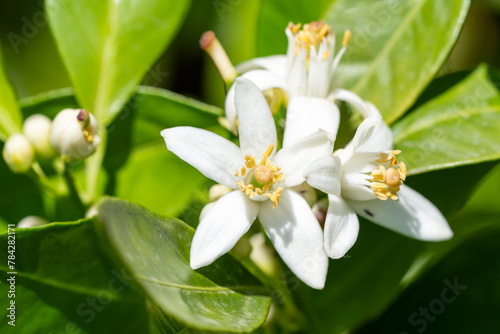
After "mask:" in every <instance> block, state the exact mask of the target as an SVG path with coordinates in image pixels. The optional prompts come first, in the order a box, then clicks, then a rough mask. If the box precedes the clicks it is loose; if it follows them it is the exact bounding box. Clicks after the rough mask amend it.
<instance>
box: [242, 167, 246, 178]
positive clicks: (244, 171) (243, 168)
mask: <svg viewBox="0 0 500 334" xmlns="http://www.w3.org/2000/svg"><path fill="white" fill-rule="evenodd" d="M246 172H247V169H246V168H245V167H241V176H245V174H246Z"/></svg>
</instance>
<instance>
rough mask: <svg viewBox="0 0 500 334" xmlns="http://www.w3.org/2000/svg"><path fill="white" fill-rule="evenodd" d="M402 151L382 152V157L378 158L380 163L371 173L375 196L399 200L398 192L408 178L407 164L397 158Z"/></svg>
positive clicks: (383, 199) (381, 198)
mask: <svg viewBox="0 0 500 334" xmlns="http://www.w3.org/2000/svg"><path fill="white" fill-rule="evenodd" d="M400 153H401V151H399V150H393V151H390V153H380V158H379V159H378V160H377V162H378V163H379V165H378V167H377V168H375V169H373V171H372V172H371V174H370V175H371V177H372V179H371V180H370V182H371V184H370V185H371V188H372V190H373V192H374V193H375V196H377V198H378V199H380V200H382V201H385V200H387V199H388V198H390V199H392V200H394V201H397V200H399V197H398V195H397V192H398V191H399V189H400V186H401V185H402V184H403V181H405V180H406V165H405V163H404V162H400V161H398V159H397V158H396V156H397V155H398V154H400Z"/></svg>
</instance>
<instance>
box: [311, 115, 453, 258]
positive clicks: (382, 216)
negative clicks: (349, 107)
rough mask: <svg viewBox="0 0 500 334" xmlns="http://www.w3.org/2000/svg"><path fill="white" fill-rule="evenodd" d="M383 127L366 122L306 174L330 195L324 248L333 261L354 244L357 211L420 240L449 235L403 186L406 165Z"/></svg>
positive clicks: (377, 121) (437, 215) (428, 206)
mask: <svg viewBox="0 0 500 334" xmlns="http://www.w3.org/2000/svg"><path fill="white" fill-rule="evenodd" d="M386 129H388V128H387V125H385V123H384V122H383V121H382V118H381V117H369V118H367V119H365V120H364V121H363V122H362V123H361V125H360V126H359V128H358V129H357V131H356V134H355V135H354V138H353V140H352V141H351V142H350V143H349V144H348V145H347V146H346V147H345V149H343V150H337V151H336V152H335V153H334V155H333V156H331V157H327V158H322V159H319V160H317V161H315V162H313V163H311V164H310V165H309V167H308V168H307V170H306V172H305V174H304V175H305V177H306V180H307V182H308V183H309V184H310V185H312V186H313V187H315V188H317V189H319V190H321V191H324V192H326V193H328V194H329V196H328V200H329V207H328V212H327V217H326V222H325V231H324V237H325V240H324V245H325V251H326V253H327V254H328V256H330V257H331V258H334V259H337V258H340V257H342V256H344V255H345V253H346V252H347V251H348V250H349V249H350V248H351V247H352V245H353V244H354V242H355V241H356V238H357V236H358V230H359V222H358V218H357V216H356V213H357V214H358V215H360V216H362V217H364V218H366V219H368V220H371V221H373V222H375V223H377V224H379V225H381V226H384V227H386V228H389V229H391V230H394V231H396V232H398V233H401V234H403V235H406V236H408V237H411V238H415V239H419V240H426V241H440V240H446V239H449V238H451V237H452V236H453V232H452V231H451V229H450V227H449V225H448V223H447V221H446V219H445V218H444V217H443V215H442V214H441V212H440V211H439V210H438V209H437V208H436V207H435V206H434V205H433V204H432V203H431V202H429V201H428V200H427V199H426V198H425V197H423V196H422V195H421V194H419V193H418V192H416V191H415V190H413V189H411V188H409V187H408V186H406V185H404V184H403V181H404V180H405V178H406V166H405V164H404V163H403V162H400V161H398V159H397V155H398V154H399V153H400V151H395V150H392V142H393V138H392V133H391V132H390V130H389V131H385V130H386Z"/></svg>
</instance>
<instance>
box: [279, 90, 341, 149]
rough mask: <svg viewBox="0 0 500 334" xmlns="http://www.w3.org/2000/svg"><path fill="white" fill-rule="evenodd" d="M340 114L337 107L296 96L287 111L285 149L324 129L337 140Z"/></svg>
mask: <svg viewBox="0 0 500 334" xmlns="http://www.w3.org/2000/svg"><path fill="white" fill-rule="evenodd" d="M339 122H340V112H339V108H338V107H337V105H335V104H334V103H332V102H330V101H328V100H326V99H320V98H317V97H306V96H295V97H293V98H292V99H291V100H290V102H289V103H288V107H287V111H286V123H285V134H284V136H283V147H288V146H290V145H292V144H293V143H295V142H297V141H298V140H301V139H303V138H305V137H307V136H308V135H310V134H312V133H314V132H316V131H317V130H318V129H323V130H325V131H328V132H330V133H331V134H332V136H333V137H334V138H335V136H336V135H337V131H338V128H339Z"/></svg>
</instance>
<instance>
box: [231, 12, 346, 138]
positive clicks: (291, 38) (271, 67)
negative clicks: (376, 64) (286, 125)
mask: <svg viewBox="0 0 500 334" xmlns="http://www.w3.org/2000/svg"><path fill="white" fill-rule="evenodd" d="M285 32H286V35H287V37H288V50H287V53H286V55H275V56H269V57H262V58H255V59H252V60H249V61H247V62H244V63H242V64H240V65H238V66H237V67H236V69H237V70H238V72H239V73H244V74H243V75H242V76H243V77H245V78H248V79H250V80H251V81H252V82H254V83H255V84H256V85H257V86H258V87H259V88H260V89H261V90H262V91H264V90H267V89H270V88H281V89H282V90H283V91H284V92H285V93H286V95H287V97H288V99H289V103H288V107H287V112H289V111H290V110H294V109H298V110H302V112H303V113H306V114H308V113H309V114H310V113H314V115H309V117H311V118H313V119H314V120H315V122H314V124H315V125H316V128H322V129H325V130H326V131H330V130H331V129H333V128H335V126H338V123H339V111H338V107H337V106H336V105H335V104H334V103H333V102H334V101H335V100H343V97H344V92H347V93H348V94H354V93H351V92H348V91H345V90H343V89H334V73H335V70H336V68H337V66H338V64H339V62H340V59H341V58H342V55H343V54H344V53H345V51H346V46H347V43H348V41H349V39H350V36H351V33H350V31H349V30H347V31H346V32H345V34H344V39H343V41H342V47H341V48H340V50H339V51H338V52H337V54H335V35H334V34H333V33H332V31H331V28H330V26H328V25H327V24H325V23H323V22H321V21H315V22H311V23H309V24H305V25H304V26H303V27H302V29H301V25H300V24H298V25H293V24H292V23H290V24H289V25H288V27H287V28H286V31H285ZM225 110H226V118H227V120H228V123H229V126H230V127H231V129H232V130H233V131H234V132H236V110H235V106H234V88H231V89H229V91H228V94H227V97H226V104H225ZM297 114H298V113H297ZM287 117H288V116H287ZM325 127H327V128H325ZM330 132H336V128H335V131H330Z"/></svg>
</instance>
